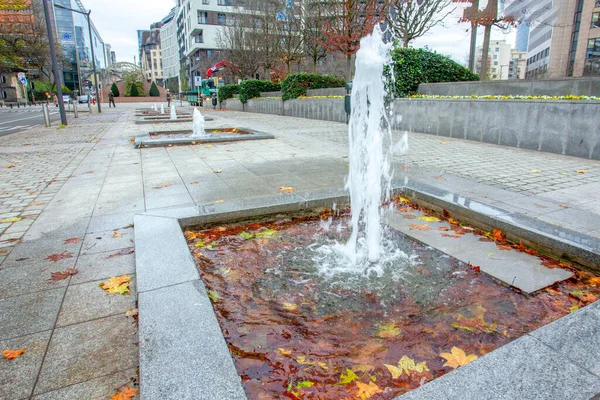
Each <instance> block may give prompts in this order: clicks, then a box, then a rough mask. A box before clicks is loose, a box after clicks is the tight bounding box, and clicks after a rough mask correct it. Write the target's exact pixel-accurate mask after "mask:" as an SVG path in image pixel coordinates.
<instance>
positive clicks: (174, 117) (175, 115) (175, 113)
mask: <svg viewBox="0 0 600 400" xmlns="http://www.w3.org/2000/svg"><path fill="white" fill-rule="evenodd" d="M171 119H177V112H176V111H175V104H171Z"/></svg>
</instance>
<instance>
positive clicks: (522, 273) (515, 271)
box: [386, 211, 573, 293]
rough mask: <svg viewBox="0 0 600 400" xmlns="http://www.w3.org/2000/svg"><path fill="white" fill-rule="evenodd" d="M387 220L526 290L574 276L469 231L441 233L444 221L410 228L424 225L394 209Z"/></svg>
mask: <svg viewBox="0 0 600 400" xmlns="http://www.w3.org/2000/svg"><path fill="white" fill-rule="evenodd" d="M419 214H421V213H420V212H419ZM421 215H423V214H421ZM386 219H387V223H388V224H389V225H390V226H391V227H392V228H394V229H396V230H398V231H400V232H402V233H404V234H406V235H408V236H411V237H413V238H415V239H417V240H419V241H421V242H423V243H425V244H428V245H430V246H431V247H434V248H436V249H438V250H440V251H442V252H444V253H446V254H448V255H450V256H452V257H454V258H456V259H458V260H460V261H463V262H465V263H471V264H472V265H476V266H479V267H480V268H481V271H483V272H485V273H486V274H488V275H491V276H493V277H494V278H496V279H499V280H501V281H502V282H505V283H506V284H508V285H511V286H514V287H516V288H518V289H519V290H522V291H523V292H526V293H533V292H535V291H537V290H540V289H543V288H545V287H547V286H550V285H552V284H554V283H556V282H559V281H562V280H565V279H568V278H570V277H571V276H572V275H573V273H572V272H571V271H568V270H565V269H560V268H548V267H545V266H543V265H542V262H541V260H540V259H539V258H538V257H534V256H531V255H529V254H527V253H524V252H520V251H517V250H514V249H513V250H501V249H500V248H498V246H496V244H495V243H494V242H481V241H479V239H480V237H478V236H476V235H474V234H472V233H467V234H464V235H461V237H460V238H459V239H456V238H452V237H449V236H442V233H444V232H441V231H439V230H438V228H439V227H443V226H447V225H448V223H447V222H428V223H427V225H428V226H429V227H430V229H429V230H419V229H411V225H413V224H415V222H419V223H421V222H422V224H424V223H425V222H424V221H418V220H415V219H406V218H403V215H402V213H399V212H397V211H390V212H388V213H387V215H386ZM450 233H452V232H451V231H450ZM450 236H451V235H450Z"/></svg>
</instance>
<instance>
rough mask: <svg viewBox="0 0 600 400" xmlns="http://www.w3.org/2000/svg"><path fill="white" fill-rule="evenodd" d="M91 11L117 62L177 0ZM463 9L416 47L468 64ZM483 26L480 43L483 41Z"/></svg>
mask: <svg viewBox="0 0 600 400" xmlns="http://www.w3.org/2000/svg"><path fill="white" fill-rule="evenodd" d="M82 2H83V4H84V6H85V7H86V8H87V9H90V10H92V20H93V21H94V24H95V25H96V28H97V29H98V31H99V33H100V35H101V36H102V39H104V41H105V43H109V44H110V45H111V46H112V49H113V50H114V51H115V52H116V55H117V60H118V61H129V62H133V57H134V56H136V57H137V54H138V43H137V30H138V29H148V28H149V27H150V24H151V23H153V22H156V21H159V20H161V19H162V18H163V17H164V16H165V15H167V13H168V12H169V10H171V8H172V7H173V6H174V5H175V0H82ZM460 15H461V12H460V11H459V10H456V11H455V12H454V13H453V14H452V15H450V16H448V17H447V18H446V20H445V21H444V25H445V26H437V27H435V28H434V29H433V30H432V31H430V32H429V33H428V34H426V35H425V36H424V37H422V38H419V39H417V40H415V41H414V42H413V43H412V46H414V47H424V46H426V45H427V46H429V48H431V49H433V50H436V51H438V52H440V53H443V54H447V55H450V56H451V57H452V58H453V59H454V60H456V61H458V62H459V63H463V64H464V63H466V57H467V54H468V52H469V39H470V33H469V32H468V28H469V24H465V23H459V22H458V19H459V18H460ZM514 36H515V35H514V32H512V33H510V34H508V35H503V34H502V33H501V32H497V31H494V33H493V35H492V38H493V39H506V40H508V41H509V43H511V44H512V45H514ZM482 37H483V29H480V32H479V43H481V42H482V41H483V38H482Z"/></svg>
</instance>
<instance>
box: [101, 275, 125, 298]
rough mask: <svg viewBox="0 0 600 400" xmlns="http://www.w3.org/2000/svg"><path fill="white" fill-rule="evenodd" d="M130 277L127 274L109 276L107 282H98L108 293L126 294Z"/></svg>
mask: <svg viewBox="0 0 600 400" xmlns="http://www.w3.org/2000/svg"><path fill="white" fill-rule="evenodd" d="M130 281H131V277H130V276H128V275H123V276H113V277H111V278H109V280H108V282H102V283H100V285H98V286H100V287H101V288H102V289H104V290H106V291H107V292H108V293H110V294H116V293H120V294H127V293H129V284H130Z"/></svg>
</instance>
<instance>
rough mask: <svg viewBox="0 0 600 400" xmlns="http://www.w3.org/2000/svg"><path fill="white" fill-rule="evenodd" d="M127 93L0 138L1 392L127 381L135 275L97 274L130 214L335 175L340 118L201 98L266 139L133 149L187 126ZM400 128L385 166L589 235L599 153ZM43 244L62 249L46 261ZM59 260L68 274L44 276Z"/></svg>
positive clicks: (52, 250)
mask: <svg viewBox="0 0 600 400" xmlns="http://www.w3.org/2000/svg"><path fill="white" fill-rule="evenodd" d="M140 106H144V105H143V104H134V105H126V104H119V108H118V109H116V110H115V109H106V108H105V110H104V112H103V114H101V115H98V114H92V115H87V114H86V115H80V118H79V119H78V120H71V124H70V125H69V126H68V127H67V128H66V129H57V128H56V127H54V128H49V129H46V128H39V129H34V130H31V131H28V132H22V133H18V134H13V135H8V136H5V137H2V138H0V220H5V219H10V218H18V219H20V220H19V221H16V222H5V223H2V224H1V225H0V299H1V300H0V320H1V321H2V324H1V325H0V347H1V349H7V348H11V349H17V348H24V349H25V350H26V352H25V354H23V355H22V356H21V357H19V358H17V359H15V360H12V361H7V360H5V359H4V358H1V359H0V393H1V394H2V396H0V397H2V398H9V399H26V398H35V399H65V398H74V399H79V398H81V399H84V398H110V397H111V396H112V395H114V394H115V393H116V392H117V388H119V387H122V386H123V385H131V384H130V382H132V380H133V379H135V378H136V368H137V365H138V348H137V329H136V324H135V322H134V321H133V320H132V318H127V317H125V313H126V312H127V311H128V310H130V309H132V308H134V307H135V282H134V284H133V285H132V295H129V296H121V295H108V294H106V293H105V292H104V291H103V290H101V289H100V288H99V287H98V284H99V283H100V282H102V281H106V280H107V279H108V278H109V277H111V276H115V275H122V274H132V273H133V272H134V256H135V255H134V254H131V251H132V246H133V239H134V231H133V227H132V224H133V216H134V215H135V214H136V213H144V212H150V213H152V211H154V210H158V209H162V208H174V207H182V206H194V205H200V204H206V203H214V202H217V201H218V202H228V201H233V200H236V199H240V198H259V197H265V196H273V195H278V194H279V193H281V192H280V190H279V189H278V188H279V187H280V186H286V187H290V186H291V187H293V188H294V190H295V192H296V193H299V194H302V193H306V192H310V191H313V190H321V189H327V188H338V187H341V186H343V184H344V178H345V176H346V173H347V164H348V159H347V138H346V129H347V128H346V126H345V125H344V124H339V123H333V122H324V121H313V120H303V119H296V118H291V117H277V116H271V115H268V116H267V115H261V114H249V113H238V112H231V111H223V112H222V111H203V113H204V114H205V115H206V116H211V117H214V121H210V122H207V123H206V125H207V128H211V127H225V126H227V127H229V126H231V127H238V128H244V127H247V128H253V129H255V130H258V131H263V132H267V133H272V134H274V135H275V136H276V138H275V139H273V140H264V141H248V142H240V143H228V144H227V143H225V144H212V145H205V144H196V145H193V146H179V147H176V146H175V147H168V148H147V149H135V148H134V146H133V144H132V143H131V142H130V139H131V138H133V136H134V135H135V134H136V133H137V132H141V131H144V130H148V129H149V128H150V129H155V128H158V129H166V130H171V129H177V128H178V127H179V128H185V129H190V128H191V124H190V123H187V124H181V125H180V124H168V125H164V127H162V128H161V127H160V125H159V124H157V125H151V126H136V125H134V124H133V121H134V117H133V113H132V109H133V108H137V107H140ZM399 136H400V133H398V134H396V135H395V138H396V139H398V138H399ZM409 137H410V139H409V141H410V151H409V154H408V155H406V156H397V157H396V171H397V172H396V175H397V176H401V174H404V173H406V175H407V177H409V178H418V179H419V180H422V181H424V182H426V183H431V184H434V185H437V186H440V187H443V188H445V189H448V190H450V189H452V190H454V191H455V192H458V193H461V194H464V195H470V196H471V197H476V198H482V199H483V198H485V199H487V200H488V201H489V202H492V203H498V204H500V203H501V204H502V205H503V207H507V208H511V207H512V209H513V210H516V211H520V212H522V213H523V214H526V215H530V216H535V217H537V218H539V219H542V220H545V221H548V222H551V223H554V224H560V225H563V226H567V227H571V228H572V229H574V230H577V231H580V232H584V233H587V234H593V235H595V236H596V237H600V215H598V214H600V205H599V204H600V202H599V201H598V200H600V183H599V181H600V162H599V161H590V160H585V159H578V158H573V157H565V156H560V155H555V154H545V153H538V152H533V151H527V150H522V149H514V148H507V147H500V146H494V145H488V144H483V143H478V142H467V141H463V140H458V139H448V138H438V137H435V136H430V135H423V134H410V135H409ZM7 167H10V168H7ZM577 170H583V171H584V172H583V173H578V172H575V171H577ZM535 171H539V172H535ZM566 207H568V208H566ZM115 232H116V234H115ZM53 254H55V255H56V254H58V255H63V256H64V257H65V258H64V259H62V260H60V261H57V262H54V261H52V260H49V259H48V257H49V256H51V255H53ZM59 258H61V257H59ZM73 267H75V268H77V269H78V270H79V273H78V274H77V275H74V276H72V277H70V278H68V279H66V280H63V281H58V282H51V281H48V278H49V277H50V273H51V272H56V271H64V270H65V269H67V268H73ZM132 277H133V278H135V277H134V276H133V275H132ZM133 281H135V279H133Z"/></svg>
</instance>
